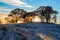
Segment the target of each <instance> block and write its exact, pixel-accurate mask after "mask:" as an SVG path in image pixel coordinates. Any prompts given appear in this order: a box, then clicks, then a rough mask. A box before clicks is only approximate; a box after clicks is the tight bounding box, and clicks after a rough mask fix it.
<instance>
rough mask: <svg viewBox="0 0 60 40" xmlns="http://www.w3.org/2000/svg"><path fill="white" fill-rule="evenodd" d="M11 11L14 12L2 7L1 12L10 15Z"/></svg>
mask: <svg viewBox="0 0 60 40" xmlns="http://www.w3.org/2000/svg"><path fill="white" fill-rule="evenodd" d="M11 10H12V9H8V8H4V7H0V12H2V13H10V11H11Z"/></svg>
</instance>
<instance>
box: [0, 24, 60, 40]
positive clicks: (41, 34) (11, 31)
mask: <svg viewBox="0 0 60 40" xmlns="http://www.w3.org/2000/svg"><path fill="white" fill-rule="evenodd" d="M0 40H60V24H53V23H23V24H4V25H0Z"/></svg>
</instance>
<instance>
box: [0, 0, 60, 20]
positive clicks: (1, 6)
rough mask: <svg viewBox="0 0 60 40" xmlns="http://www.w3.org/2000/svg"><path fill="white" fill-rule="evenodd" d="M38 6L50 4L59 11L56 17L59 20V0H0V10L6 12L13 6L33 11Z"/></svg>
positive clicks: (13, 7)
mask: <svg viewBox="0 0 60 40" xmlns="http://www.w3.org/2000/svg"><path fill="white" fill-rule="evenodd" d="M40 6H52V8H53V9H54V10H57V11H58V12H59V14H58V15H57V17H58V20H60V0H0V12H2V13H6V14H9V13H10V11H11V10H13V9H15V8H21V9H24V10H26V11H34V10H36V9H37V8H38V7H40Z"/></svg>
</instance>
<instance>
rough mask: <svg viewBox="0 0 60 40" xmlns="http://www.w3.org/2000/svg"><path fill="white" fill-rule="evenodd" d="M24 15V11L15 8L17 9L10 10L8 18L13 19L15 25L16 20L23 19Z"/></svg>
mask: <svg viewBox="0 0 60 40" xmlns="http://www.w3.org/2000/svg"><path fill="white" fill-rule="evenodd" d="M25 13H26V11H24V10H23V9H19V8H17V9H14V10H12V11H11V12H10V14H9V15H8V16H12V17H14V20H15V21H16V23H17V21H18V19H19V18H20V17H23V14H25Z"/></svg>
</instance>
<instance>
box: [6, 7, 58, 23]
mask: <svg viewBox="0 0 60 40" xmlns="http://www.w3.org/2000/svg"><path fill="white" fill-rule="evenodd" d="M57 14H58V11H56V10H54V9H53V8H52V7H51V6H40V7H39V8H37V9H36V10H34V11H32V12H27V11H25V10H23V9H20V8H16V9H14V10H11V12H10V14H9V15H8V17H12V19H11V20H12V21H11V22H12V23H14V22H15V23H17V21H18V20H19V18H23V19H25V21H27V22H30V21H29V18H28V17H33V16H40V19H41V22H44V21H45V22H50V21H51V20H50V19H51V18H52V19H54V23H56V20H57ZM52 16H53V17H52ZM6 19H7V18H6ZM36 20H37V19H36Z"/></svg>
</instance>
